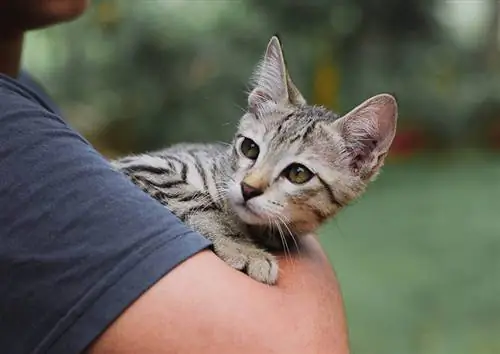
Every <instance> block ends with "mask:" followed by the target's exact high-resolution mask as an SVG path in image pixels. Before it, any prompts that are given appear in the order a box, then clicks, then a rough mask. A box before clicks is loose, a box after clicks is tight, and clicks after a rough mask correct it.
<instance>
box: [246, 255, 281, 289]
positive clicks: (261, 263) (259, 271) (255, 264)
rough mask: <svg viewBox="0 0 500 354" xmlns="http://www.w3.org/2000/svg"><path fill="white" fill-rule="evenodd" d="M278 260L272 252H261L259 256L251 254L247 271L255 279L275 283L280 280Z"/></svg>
mask: <svg viewBox="0 0 500 354" xmlns="http://www.w3.org/2000/svg"><path fill="white" fill-rule="evenodd" d="M278 269H279V267H278V261H277V260H276V258H275V257H274V256H272V255H271V254H261V255H259V256H257V257H253V256H250V257H249V258H248V264H247V266H246V273H247V274H248V275H249V276H250V277H252V278H253V279H255V280H257V281H259V282H261V283H265V284H269V285H274V284H276V281H277V280H278Z"/></svg>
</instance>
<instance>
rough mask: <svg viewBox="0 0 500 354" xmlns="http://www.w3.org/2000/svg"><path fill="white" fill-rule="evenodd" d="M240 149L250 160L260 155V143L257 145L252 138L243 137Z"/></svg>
mask: <svg viewBox="0 0 500 354" xmlns="http://www.w3.org/2000/svg"><path fill="white" fill-rule="evenodd" d="M240 149H241V153H242V154H243V155H245V156H246V157H247V158H249V159H250V160H257V157H259V152H260V149H259V145H257V144H256V143H255V142H254V141H253V140H252V139H248V138H243V141H242V142H241V146H240Z"/></svg>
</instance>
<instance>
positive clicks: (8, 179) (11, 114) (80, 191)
mask: <svg viewBox="0 0 500 354" xmlns="http://www.w3.org/2000/svg"><path fill="white" fill-rule="evenodd" d="M0 171H1V174H2V177H1V178H0V305H1V307H2V310H1V311H0V328H1V330H0V348H2V350H1V351H2V352H5V353H54V354H56V353H64V354H71V353H79V352H81V351H82V350H83V349H84V348H85V347H87V346H88V345H89V344H90V343H91V342H92V341H93V340H94V339H95V338H96V337H97V336H99V335H100V334H101V333H102V332H103V331H104V330H105V329H106V328H107V327H108V326H109V325H110V324H111V323H112V322H113V321H114V320H115V319H116V318H117V317H119V315H120V314H121V313H122V312H123V311H124V310H125V309H126V308H127V307H128V306H129V305H130V304H131V303H132V302H133V301H134V300H135V299H137V298H138V297H139V296H140V295H141V294H143V293H144V292H145V291H147V290H148V289H149V288H150V287H151V286H152V285H153V284H155V283H156V282H157V281H158V280H159V279H161V278H162V277H163V276H164V275H165V274H167V273H168V272H169V271H170V270H171V269H173V268H174V267H175V266H177V265H178V264H179V263H181V262H182V261H184V260H186V259H187V258H189V257H190V256H192V255H193V254H196V253H198V252H199V251H200V250H202V249H205V248H207V247H208V246H209V245H210V244H209V242H208V241H207V240H206V239H205V238H203V237H202V236H201V235H199V234H197V233H194V232H193V231H192V230H190V229H189V228H187V227H186V226H185V225H184V224H182V223H181V222H180V221H179V220H178V219H177V218H175V217H174V216H173V215H172V214H171V213H169V212H168V211H167V210H166V209H165V208H164V207H163V206H162V205H160V204H159V203H158V202H156V201H155V200H153V199H152V198H150V197H149V196H147V195H146V194H145V193H143V192H142V191H140V190H139V189H138V188H137V187H135V186H134V185H133V184H132V183H131V182H130V181H128V180H127V179H126V178H125V177H124V176H123V175H121V174H120V173H118V172H116V171H114V170H113V169H112V168H111V166H110V164H109V163H108V162H107V161H105V159H104V158H103V157H102V156H101V155H99V154H98V153H97V152H96V151H95V150H94V149H93V148H92V147H91V146H90V145H89V144H88V143H87V142H86V141H85V140H84V139H83V138H82V137H81V136H79V135H78V134H77V133H76V132H74V131H73V130H72V129H70V128H69V127H68V126H67V125H66V124H65V123H64V122H63V121H62V120H61V119H60V117H58V116H57V115H56V114H54V112H52V111H51V110H50V108H48V107H44V106H43V103H42V102H37V99H36V97H34V96H31V93H30V92H29V91H28V90H24V89H23V88H22V87H20V86H18V85H17V84H16V83H15V82H14V81H12V80H9V79H7V78H4V77H0Z"/></svg>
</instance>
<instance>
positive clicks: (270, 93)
mask: <svg viewBox="0 0 500 354" xmlns="http://www.w3.org/2000/svg"><path fill="white" fill-rule="evenodd" d="M287 80H288V74H287V72H286V67H285V58H284V56H283V50H282V49H281V44H280V41H279V39H278V37H277V36H273V37H272V38H271V40H270V41H269V43H268V45H267V49H266V52H265V54H264V57H263V58H262V60H261V61H260V63H259V64H258V65H257V68H256V70H255V72H254V75H253V78H252V81H253V89H252V91H251V92H250V94H249V96H248V106H249V109H250V110H251V111H255V110H258V109H259V107H260V106H262V105H263V104H265V103H267V102H269V101H273V102H276V103H283V102H285V101H286V100H287V99H288V87H287Z"/></svg>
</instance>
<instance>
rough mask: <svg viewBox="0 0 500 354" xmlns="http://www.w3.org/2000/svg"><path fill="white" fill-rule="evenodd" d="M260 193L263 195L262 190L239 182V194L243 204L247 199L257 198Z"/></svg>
mask: <svg viewBox="0 0 500 354" xmlns="http://www.w3.org/2000/svg"><path fill="white" fill-rule="evenodd" d="M262 193H264V191H263V190H262V189H259V188H255V187H252V186H251V185H249V184H247V183H245V182H241V194H242V195H243V200H245V202H246V201H247V200H249V199H252V198H255V197H258V196H259V195H261V194H262Z"/></svg>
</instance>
